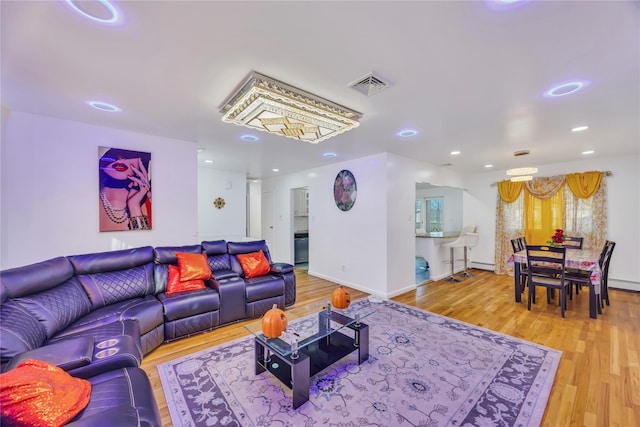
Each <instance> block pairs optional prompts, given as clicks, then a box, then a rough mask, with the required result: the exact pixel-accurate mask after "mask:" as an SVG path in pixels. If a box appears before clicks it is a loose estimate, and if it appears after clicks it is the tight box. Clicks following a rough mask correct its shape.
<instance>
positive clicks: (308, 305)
mask: <svg viewBox="0 0 640 427" xmlns="http://www.w3.org/2000/svg"><path fill="white" fill-rule="evenodd" d="M472 272H473V274H475V277H473V278H468V279H465V280H463V281H462V282H460V283H450V282H445V281H438V282H430V283H426V284H424V285H421V286H419V287H418V288H417V289H416V290H414V291H410V292H407V293H404V294H402V295H399V296H397V297H395V298H393V299H394V300H396V301H398V302H401V303H404V304H408V305H412V306H416V307H419V308H421V309H424V310H428V311H430V312H433V313H438V314H441V315H444V316H448V317H451V318H453V319H457V320H461V321H464V322H467V323H471V324H474V325H478V326H481V327H484V328H487V329H491V330H493V331H497V332H501V333H504V334H507V335H511V336H514V337H518V338H522V339H525V340H529V341H532V342H535V343H538V344H542V345H545V346H548V347H552V348H555V349H558V350H561V351H562V352H563V355H562V359H561V362H560V367H559V369H558V373H557V374H556V378H555V382H554V385H553V388H552V390H551V396H550V397H549V402H548V404H547V409H546V411H545V415H544V418H543V421H542V425H543V426H554V427H555V426H586V427H604V426H621V427H631V426H640V293H635V292H628V291H618V290H613V289H612V290H610V300H611V306H608V307H605V309H604V311H603V315H601V316H598V319H590V318H589V299H588V296H589V295H588V292H587V291H586V290H585V291H583V292H581V293H580V295H578V296H574V298H573V301H569V302H568V306H567V313H566V317H565V318H564V319H563V318H562V317H560V308H559V307H558V305H557V303H553V304H552V305H547V303H546V298H538V300H539V302H538V304H536V305H534V306H533V307H532V309H531V311H528V310H527V298H526V296H524V297H523V302H522V303H516V302H515V301H514V297H513V278H511V277H509V276H497V275H495V274H493V273H491V272H486V271H479V270H473V271H472ZM296 278H297V292H298V294H297V302H296V304H295V305H294V306H293V307H291V308H289V309H287V310H286V311H287V312H288V313H291V315H296V316H298V315H304V314H310V313H311V312H312V310H313V308H314V307H315V306H316V305H317V303H319V302H321V301H323V300H327V299H329V298H330V294H331V292H332V291H333V290H334V289H335V287H336V286H337V285H336V284H335V283H332V282H328V281H326V280H322V279H319V278H316V277H313V276H309V275H308V274H307V273H306V272H305V271H302V270H296ZM349 291H350V293H351V297H352V300H356V299H359V298H363V297H366V296H368V295H367V294H365V293H363V292H360V291H357V290H354V289H350V290H349ZM247 323H248V321H245V322H241V323H236V324H233V325H229V326H225V327H221V328H218V329H216V330H214V331H212V332H208V333H205V334H200V335H197V336H194V337H190V338H185V339H181V340H179V341H175V342H172V343H169V344H163V345H162V346H160V347H159V348H157V349H155V350H154V351H152V352H151V353H149V354H148V355H147V356H145V358H144V360H143V362H142V368H143V369H144V370H145V371H146V372H147V374H148V375H149V377H150V379H151V384H152V386H153V390H154V394H155V398H156V401H157V402H158V406H159V408H160V413H161V416H162V422H163V425H164V426H171V419H170V417H169V412H168V409H167V406H166V401H165V398H164V394H163V391H162V387H161V384H160V378H159V376H158V371H157V369H156V365H157V364H159V363H163V362H166V361H169V360H172V359H175V358H178V357H181V356H185V355H187V354H189V353H193V352H195V351H198V350H202V349H205V348H208V347H210V346H214V345H217V344H221V343H224V342H226V341H229V340H232V339H236V338H240V337H243V336H246V335H248V332H246V330H245V329H244V328H243V327H242V326H243V325H245V324H247Z"/></svg>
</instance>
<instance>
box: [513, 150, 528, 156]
mask: <svg viewBox="0 0 640 427" xmlns="http://www.w3.org/2000/svg"><path fill="white" fill-rule="evenodd" d="M529 153H530V151H529V150H520V151H514V152H513V155H514V156H515V157H520V156H526V155H527V154H529Z"/></svg>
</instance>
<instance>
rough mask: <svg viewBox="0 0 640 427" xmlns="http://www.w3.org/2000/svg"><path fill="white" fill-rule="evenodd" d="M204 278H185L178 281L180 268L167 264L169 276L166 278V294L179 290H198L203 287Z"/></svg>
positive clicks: (175, 292)
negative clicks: (183, 280)
mask: <svg viewBox="0 0 640 427" xmlns="http://www.w3.org/2000/svg"><path fill="white" fill-rule="evenodd" d="M204 288H205V286H204V280H202V279H196V280H187V281H186V282H181V281H180V269H179V268H178V267H176V266H175V265H170V266H169V278H168V279H167V291H166V292H165V294H166V295H172V294H177V293H179V292H187V291H198V290H200V289H204Z"/></svg>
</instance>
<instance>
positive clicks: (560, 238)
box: [547, 228, 566, 248]
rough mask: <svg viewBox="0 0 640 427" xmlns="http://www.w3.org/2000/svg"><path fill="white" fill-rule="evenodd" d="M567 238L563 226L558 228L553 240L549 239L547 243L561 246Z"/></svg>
mask: <svg viewBox="0 0 640 427" xmlns="http://www.w3.org/2000/svg"><path fill="white" fill-rule="evenodd" d="M565 238H566V236H565V235H564V230H563V229H562V228H556V234H554V235H553V236H551V240H547V243H548V244H549V246H554V247H556V248H559V247H561V246H562V245H563V243H564V240H565Z"/></svg>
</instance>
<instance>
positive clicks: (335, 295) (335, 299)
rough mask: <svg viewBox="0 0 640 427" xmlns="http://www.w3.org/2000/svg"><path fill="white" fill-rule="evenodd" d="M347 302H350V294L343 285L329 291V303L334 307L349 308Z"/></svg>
mask: <svg viewBox="0 0 640 427" xmlns="http://www.w3.org/2000/svg"><path fill="white" fill-rule="evenodd" d="M349 304H351V295H349V291H347V289H346V288H345V287H344V286H340V287H339V288H336V289H335V290H334V291H333V292H332V293H331V305H333V306H334V307H335V308H340V309H343V308H349Z"/></svg>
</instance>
